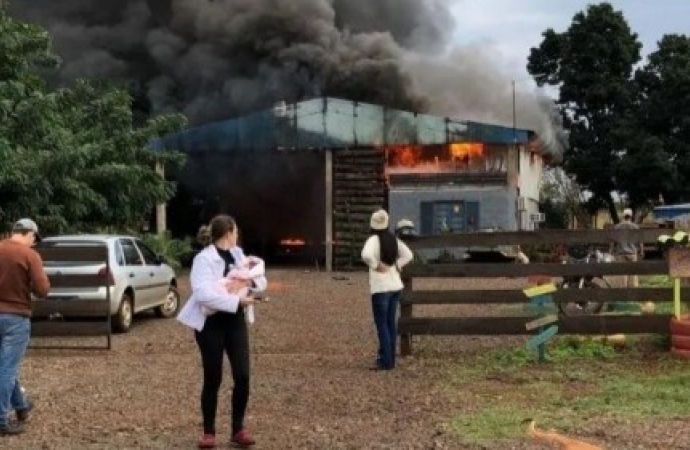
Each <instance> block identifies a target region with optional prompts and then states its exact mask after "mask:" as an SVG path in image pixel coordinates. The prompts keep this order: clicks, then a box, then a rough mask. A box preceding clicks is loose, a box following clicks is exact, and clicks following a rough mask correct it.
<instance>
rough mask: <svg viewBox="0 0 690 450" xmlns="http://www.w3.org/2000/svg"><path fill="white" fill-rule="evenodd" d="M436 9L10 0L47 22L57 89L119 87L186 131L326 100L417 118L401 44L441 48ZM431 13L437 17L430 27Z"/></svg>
mask: <svg viewBox="0 0 690 450" xmlns="http://www.w3.org/2000/svg"><path fill="white" fill-rule="evenodd" d="M443 4H444V2H442V1H440V0H439V1H436V0H434V1H430V2H421V1H417V0H379V1H367V0H335V1H332V0H289V1H286V0H215V1H213V0H148V1H147V0H99V1H93V0H60V1H55V0H20V1H16V2H14V3H13V4H12V11H13V13H14V14H15V15H16V16H18V17H20V18H22V19H25V20H28V21H34V22H38V23H40V24H42V25H44V26H47V27H48V29H49V30H50V31H51V34H52V36H53V40H54V45H55V49H56V51H57V53H58V54H60V55H61V56H62V58H63V60H64V61H63V65H62V67H61V70H60V73H59V78H60V79H59V81H60V82H62V83H69V82H71V81H72V80H74V79H75V78H77V77H87V78H93V79H123V80H127V81H130V82H131V83H133V87H134V88H135V90H138V91H139V92H141V93H143V94H145V95H146V97H147V98H148V100H149V102H150V105H151V109H152V112H153V113H158V112H166V111H181V112H183V113H184V114H186V115H187V116H188V117H189V118H190V120H191V122H192V123H199V122H204V121H208V120H212V119H218V118H226V117H228V116H230V115H234V114H238V113H244V112H247V111H250V110H255V109H258V108H263V107H266V106H268V105H271V104H272V103H274V102H276V101H279V100H285V101H288V102H290V101H298V100H302V99H305V98H312V97H316V96H322V95H328V96H334V97H342V98H348V99H352V100H360V101H370V102H375V103H382V104H387V105H390V106H393V107H399V108H404V109H415V110H420V109H423V108H424V106H425V105H424V102H423V100H422V99H421V98H420V97H418V96H416V95H414V93H413V92H412V89H410V80H409V77H408V76H407V75H406V74H405V73H404V71H403V69H402V67H401V65H400V63H399V61H400V59H401V54H402V52H403V48H404V47H407V48H413V47H416V48H425V49H428V48H432V47H434V46H436V45H439V44H440V43H441V42H443V41H444V40H445V33H446V30H448V29H451V28H452V27H448V23H447V21H448V20H449V19H448V18H449V17H451V15H450V14H449V13H448V11H446V10H445V8H444V7H443V6H442V5H443ZM437 17H444V18H445V19H444V20H442V21H440V22H438V21H437V20H436V18H437Z"/></svg>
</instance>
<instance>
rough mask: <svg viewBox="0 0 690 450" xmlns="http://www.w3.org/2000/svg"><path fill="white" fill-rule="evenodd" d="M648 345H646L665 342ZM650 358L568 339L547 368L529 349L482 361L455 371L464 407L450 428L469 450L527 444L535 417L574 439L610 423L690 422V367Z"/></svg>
mask: <svg viewBox="0 0 690 450" xmlns="http://www.w3.org/2000/svg"><path fill="white" fill-rule="evenodd" d="M645 339H646V341H645V345H646V344H648V343H652V344H653V343H654V342H655V341H656V340H658V339H659V337H655V336H653V337H651V338H649V337H647V338H645ZM649 351H653V350H652V347H644V348H640V346H638V345H633V344H628V346H627V347H626V349H625V350H622V351H621V350H617V349H614V348H613V347H611V346H610V345H608V344H606V343H605V342H602V341H599V340H597V339H596V338H594V339H584V340H582V339H575V338H570V337H562V338H559V339H558V340H557V341H555V342H554V343H553V344H552V345H550V347H549V362H547V363H545V364H540V363H537V362H535V358H536V357H535V355H534V354H533V352H527V351H526V350H522V349H516V350H513V351H509V350H501V351H495V352H490V353H488V354H482V355H477V356H476V357H473V361H472V364H471V365H463V366H460V367H458V370H457V372H452V374H453V377H452V378H451V380H450V383H449V384H450V386H449V388H450V389H449V392H455V393H457V392H462V398H463V405H464V406H463V411H462V412H459V413H458V414H457V416H456V417H455V418H454V419H453V420H452V421H451V424H450V427H451V429H453V430H454V431H455V432H456V433H457V434H458V435H459V437H460V438H461V439H462V440H463V441H464V442H466V443H468V444H483V445H487V444H491V443H498V442H506V441H508V442H509V441H512V440H515V439H520V438H524V437H525V428H526V424H525V420H527V419H530V418H532V419H535V420H537V422H538V423H539V424H541V425H542V426H543V427H546V428H557V429H559V430H562V431H564V432H566V433H568V432H571V431H574V429H576V428H577V429H581V427H582V426H583V425H585V424H586V423H587V421H589V420H593V419H594V418H597V417H602V416H604V417H609V418H613V419H621V420H632V421H634V420H642V419H645V418H649V417H655V418H664V417H688V418H689V419H690V402H687V400H686V396H687V392H689V391H690V373H689V372H688V369H687V363H686V362H685V361H680V360H674V359H672V358H671V357H670V355H668V353H666V352H664V353H660V352H656V353H652V354H650V353H648V352H649ZM475 358H476V360H475ZM612 361H615V364H611V362H612ZM456 395H457V394H456Z"/></svg>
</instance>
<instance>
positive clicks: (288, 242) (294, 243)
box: [280, 238, 307, 247]
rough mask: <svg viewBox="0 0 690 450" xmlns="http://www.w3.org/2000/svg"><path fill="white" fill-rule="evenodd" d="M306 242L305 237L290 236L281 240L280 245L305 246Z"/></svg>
mask: <svg viewBox="0 0 690 450" xmlns="http://www.w3.org/2000/svg"><path fill="white" fill-rule="evenodd" d="M306 244H307V243H306V242H305V241H304V239H300V238H288V239H283V240H281V241H280V245H282V246H284V247H303V246H305V245H306Z"/></svg>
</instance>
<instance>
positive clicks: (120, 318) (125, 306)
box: [113, 293, 134, 333]
mask: <svg viewBox="0 0 690 450" xmlns="http://www.w3.org/2000/svg"><path fill="white" fill-rule="evenodd" d="M133 318H134V301H133V300H132V296H131V295H130V294H128V293H125V294H122V300H120V308H119V309H118V310H117V313H116V314H115V315H114V316H113V331H115V332H116V333H126V332H128V331H129V329H130V328H131V327H132V319H133Z"/></svg>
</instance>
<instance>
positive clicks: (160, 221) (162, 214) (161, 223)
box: [156, 162, 167, 234]
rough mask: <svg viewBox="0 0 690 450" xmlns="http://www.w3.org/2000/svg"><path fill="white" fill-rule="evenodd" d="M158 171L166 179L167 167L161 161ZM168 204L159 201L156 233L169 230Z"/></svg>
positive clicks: (158, 163)
mask: <svg viewBox="0 0 690 450" xmlns="http://www.w3.org/2000/svg"><path fill="white" fill-rule="evenodd" d="M156 173H157V174H158V175H160V177H161V178H163V179H165V168H164V167H163V164H162V163H161V162H156ZM166 215H167V211H166V204H165V203H159V204H157V205H156V233H158V234H162V233H165V232H166V231H167V223H166V219H167V217H166Z"/></svg>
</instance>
